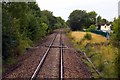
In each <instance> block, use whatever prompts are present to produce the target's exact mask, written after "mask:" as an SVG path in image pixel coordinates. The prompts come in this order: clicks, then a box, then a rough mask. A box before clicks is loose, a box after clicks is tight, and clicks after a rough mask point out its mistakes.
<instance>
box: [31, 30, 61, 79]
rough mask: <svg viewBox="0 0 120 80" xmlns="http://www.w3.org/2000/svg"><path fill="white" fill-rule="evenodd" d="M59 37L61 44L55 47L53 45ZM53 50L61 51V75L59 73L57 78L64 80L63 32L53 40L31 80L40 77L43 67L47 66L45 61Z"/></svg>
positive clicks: (57, 34)
mask: <svg viewBox="0 0 120 80" xmlns="http://www.w3.org/2000/svg"><path fill="white" fill-rule="evenodd" d="M57 37H59V43H60V44H59V45H57V47H54V46H55V45H53V44H54V43H55V40H56V39H57ZM52 48H57V49H59V63H58V64H59V70H58V71H59V73H58V75H59V76H57V78H60V79H61V80H62V79H63V43H62V32H61V31H59V33H56V34H55V37H54V38H53V40H52V41H51V43H50V44H49V46H48V48H47V50H46V51H45V53H44V55H43V57H42V59H41V60H40V62H39V64H38V66H37V67H36V69H35V71H34V73H33V74H32V76H31V80H35V79H36V78H37V76H38V75H39V76H40V71H41V68H42V67H44V66H43V65H44V64H45V60H46V59H47V58H48V57H49V56H50V55H51V54H49V53H50V50H51V49H52ZM52 54H54V53H52ZM53 66H54V65H53ZM51 74H52V73H51Z"/></svg>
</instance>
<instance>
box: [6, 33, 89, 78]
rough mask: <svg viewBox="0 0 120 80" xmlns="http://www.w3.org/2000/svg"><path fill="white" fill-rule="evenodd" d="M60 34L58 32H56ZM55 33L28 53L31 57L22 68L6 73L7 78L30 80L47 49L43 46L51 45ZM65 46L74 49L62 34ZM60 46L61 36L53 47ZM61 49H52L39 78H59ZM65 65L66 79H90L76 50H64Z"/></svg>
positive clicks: (22, 63) (23, 62) (24, 61)
mask: <svg viewBox="0 0 120 80" xmlns="http://www.w3.org/2000/svg"><path fill="white" fill-rule="evenodd" d="M56 32H57V33H58V31H56ZM54 36H55V33H53V34H51V35H49V36H47V38H46V40H45V42H44V43H40V44H38V48H35V49H34V50H32V51H28V54H27V55H30V56H29V57H28V58H26V59H25V60H23V61H22V62H21V66H19V67H18V68H16V69H15V70H13V71H11V72H10V73H7V72H6V75H5V76H4V77H5V78H16V79H17V78H22V79H23V78H25V79H30V77H31V76H32V74H33V73H34V70H35V68H36V67H37V65H38V63H39V61H40V60H41V58H42V56H43V54H44V52H45V50H46V49H47V47H45V46H43V45H49V44H50V42H51V41H52V39H53V38H54ZM62 40H63V44H64V45H65V46H67V47H68V48H73V46H72V44H71V43H70V41H69V38H68V37H67V36H66V35H65V34H64V32H63V34H62ZM59 44H60V35H58V36H57V37H56V40H55V42H54V44H53V45H57V46H58V45H59ZM59 55H60V53H59V48H51V49H50V53H49V55H48V57H47V58H46V60H45V64H44V65H43V66H44V67H43V68H41V70H40V72H39V74H38V76H37V77H38V78H58V77H59V74H58V73H59V69H58V67H59ZM63 64H64V78H90V77H91V73H90V71H89V70H88V68H87V65H86V64H85V63H84V62H83V61H82V58H81V57H80V55H79V53H77V52H76V51H75V50H74V49H67V48H65V49H64V50H63Z"/></svg>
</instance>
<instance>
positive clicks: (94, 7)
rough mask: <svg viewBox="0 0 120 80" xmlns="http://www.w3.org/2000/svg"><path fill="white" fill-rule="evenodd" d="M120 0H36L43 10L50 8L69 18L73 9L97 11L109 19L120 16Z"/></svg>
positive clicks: (65, 18)
mask: <svg viewBox="0 0 120 80" xmlns="http://www.w3.org/2000/svg"><path fill="white" fill-rule="evenodd" d="M119 1H120V0H36V2H37V4H38V6H39V7H40V9H41V10H49V11H51V12H53V15H54V16H61V17H62V18H63V19H64V20H65V21H66V20H68V17H69V15H70V13H71V12H72V11H73V10H76V9H79V10H86V11H87V12H90V11H95V12H96V13H97V14H98V15H100V16H102V18H105V19H107V20H109V21H113V19H114V18H115V17H117V16H118V2H119Z"/></svg>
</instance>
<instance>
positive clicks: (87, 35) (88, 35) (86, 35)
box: [84, 33, 92, 40]
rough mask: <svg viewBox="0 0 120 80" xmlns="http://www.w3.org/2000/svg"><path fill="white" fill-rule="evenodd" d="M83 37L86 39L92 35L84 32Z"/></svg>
mask: <svg viewBox="0 0 120 80" xmlns="http://www.w3.org/2000/svg"><path fill="white" fill-rule="evenodd" d="M84 38H85V39H87V40H91V39H92V35H91V34H90V33H86V34H85V36H84Z"/></svg>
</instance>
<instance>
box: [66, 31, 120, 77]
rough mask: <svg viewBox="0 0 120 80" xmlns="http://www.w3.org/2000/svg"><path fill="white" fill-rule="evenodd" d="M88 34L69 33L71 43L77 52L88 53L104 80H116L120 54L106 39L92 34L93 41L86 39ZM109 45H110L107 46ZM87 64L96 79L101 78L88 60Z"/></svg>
mask: <svg viewBox="0 0 120 80" xmlns="http://www.w3.org/2000/svg"><path fill="white" fill-rule="evenodd" d="M85 34H86V32H79V31H74V32H70V33H68V36H69V38H70V39H71V42H73V43H74V46H75V48H76V49H77V50H81V51H82V52H86V54H87V56H88V57H89V58H90V59H91V61H92V62H93V64H94V65H95V67H96V68H97V69H98V71H99V72H100V73H101V75H102V77H104V78H116V77H117V72H118V71H116V66H115V61H116V55H117V53H118V50H117V48H115V47H113V46H112V45H111V44H110V43H109V41H107V40H106V38H105V37H103V36H101V35H97V34H94V33H90V34H91V36H92V39H91V40H87V39H85V38H84V36H85ZM106 43H109V45H106ZM84 61H85V62H86V64H87V65H88V66H89V68H90V69H91V72H92V74H93V76H94V77H95V78H98V77H99V76H98V75H97V74H96V73H95V72H94V71H93V69H92V66H91V65H90V63H88V62H87V61H86V60H84Z"/></svg>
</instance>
